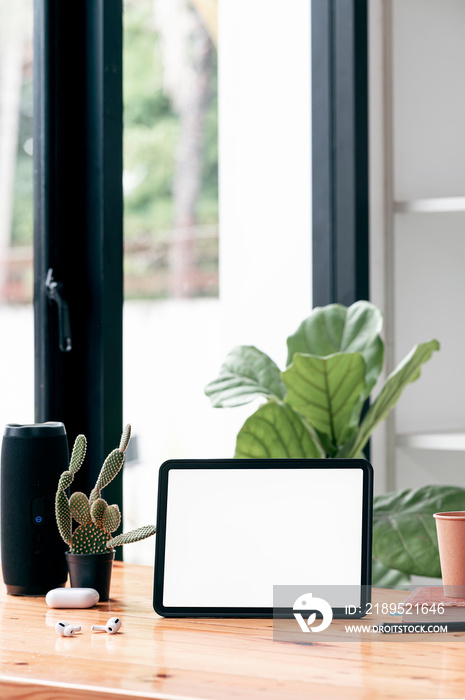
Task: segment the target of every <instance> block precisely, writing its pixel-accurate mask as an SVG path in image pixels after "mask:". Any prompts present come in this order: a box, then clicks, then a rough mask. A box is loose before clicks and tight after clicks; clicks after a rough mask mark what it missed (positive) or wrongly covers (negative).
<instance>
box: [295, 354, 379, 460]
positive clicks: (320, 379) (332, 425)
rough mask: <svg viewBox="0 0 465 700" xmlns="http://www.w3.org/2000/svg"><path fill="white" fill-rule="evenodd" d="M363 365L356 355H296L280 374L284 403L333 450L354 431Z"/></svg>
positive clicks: (363, 384)
mask: <svg viewBox="0 0 465 700" xmlns="http://www.w3.org/2000/svg"><path fill="white" fill-rule="evenodd" d="M364 377H365V362H364V360H363V357H362V355H361V354H360V353H338V354H336V355H329V356H328V357H315V356H314V355H301V354H299V353H296V354H295V355H294V361H293V363H292V365H291V366H290V367H289V369H287V370H286V371H285V372H283V374H282V378H283V381H284V384H285V385H286V387H287V398H286V401H287V402H288V403H290V404H291V406H292V407H293V408H294V409H295V410H296V411H298V412H299V413H300V414H302V415H303V416H304V417H305V418H306V419H307V420H308V422H309V423H310V424H311V425H312V426H313V427H314V428H315V430H317V431H318V433H323V434H324V435H327V436H328V437H329V441H330V444H331V445H332V447H333V448H334V450H337V447H338V446H339V445H343V444H344V442H345V441H346V440H348V439H349V437H350V436H351V435H353V433H354V432H355V430H356V428H357V426H358V421H359V417H360V411H361V409H362V405H363V394H364V388H365V379H364Z"/></svg>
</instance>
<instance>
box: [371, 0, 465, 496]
mask: <svg viewBox="0 0 465 700" xmlns="http://www.w3.org/2000/svg"><path fill="white" fill-rule="evenodd" d="M390 8H391V9H392V16H391V17H390V15H389V9H390ZM464 36H465V3H464V2H463V0H390V2H383V1H382V0H372V2H371V3H370V46H371V72H372V75H371V79H370V88H371V104H370V131H371V140H372V143H371V164H370V165H371V175H372V194H371V206H372V227H371V236H372V239H371V265H372V267H371V277H372V292H373V294H372V298H373V301H375V303H378V304H379V305H380V306H381V307H382V308H383V309H384V311H385V316H386V321H387V327H386V339H387V341H388V350H389V351H390V352H389V353H388V356H389V357H388V359H389V361H390V364H391V367H390V369H392V368H393V367H394V366H395V364H396V363H397V362H399V361H400V360H401V359H402V357H403V356H404V355H405V354H406V353H407V352H408V351H409V350H410V348H411V347H412V346H413V345H414V344H416V343H418V342H422V341H427V340H430V339H431V338H437V339H438V340H439V341H440V343H441V350H440V352H439V353H435V355H434V356H433V358H432V359H431V360H430V362H429V363H427V364H426V365H425V366H424V368H423V371H422V376H421V378H420V379H419V380H418V381H417V382H416V383H415V384H413V385H411V386H408V387H407V388H406V390H405V392H404V394H403V396H402V398H401V399H400V401H399V403H398V407H397V408H396V410H395V421H394V425H393V429H394V433H396V434H404V433H411V432H425V431H442V430H452V429H461V430H462V431H463V430H464V428H465V408H464V403H463V399H462V394H463V386H464V372H463V360H462V357H463V347H464V345H465V329H464V324H463V300H464V298H465V282H464V280H465V244H464V237H463V232H464V225H465V213H464V212H458V213H428V214H418V213H405V212H400V211H399V212H398V213H394V210H395V208H396V206H397V208H399V204H398V203H399V202H407V203H409V202H412V201H413V200H418V199H430V198H442V197H458V196H460V197H464V195H465V130H464V128H463V124H464V123H465V78H464V71H463V66H464V64H465V42H464V40H463V37H464ZM387 432H388V435H387V439H386V440H385V442H384V444H382V442H381V443H380V444H379V445H378V447H379V450H380V454H381V459H383V458H384V461H385V465H386V475H387V476H386V480H385V486H386V487H388V488H403V487H418V486H422V485H424V484H429V483H451V484H457V485H461V486H464V485H465V476H464V472H463V459H464V454H463V452H453V451H441V452H440V451H437V450H434V451H426V450H420V449H413V448H406V447H397V448H395V447H394V442H395V435H389V431H387ZM375 448H376V444H375Z"/></svg>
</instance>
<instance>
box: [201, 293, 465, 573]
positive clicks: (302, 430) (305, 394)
mask: <svg viewBox="0 0 465 700" xmlns="http://www.w3.org/2000/svg"><path fill="white" fill-rule="evenodd" d="M382 327H383V318H382V314H381V312H380V310H379V309H378V308H377V307H376V306H374V305H373V304H371V303H370V302H368V301H359V302H356V303H355V304H353V305H352V306H350V307H348V308H347V307H345V306H342V305H340V304H330V305H329V306H325V307H321V308H316V309H314V310H313V311H312V313H311V314H310V316H309V317H308V318H306V319H305V320H304V321H303V322H302V323H301V324H300V326H299V328H298V329H297V331H296V332H295V333H294V334H292V335H291V336H290V337H289V338H288V339H287V347H288V357H287V366H286V368H285V370H284V371H281V370H280V369H279V367H278V366H277V365H276V364H275V362H273V360H272V359H271V358H270V357H268V355H266V354H265V353H263V352H262V351H261V350H258V349H257V348H255V347H253V346H239V347H236V348H234V349H233V350H232V351H231V352H230V353H229V355H228V356H227V357H226V359H225V361H224V363H223V365H222V366H221V369H220V373H219V375H218V377H217V378H216V379H214V380H213V381H212V382H210V384H208V386H207V387H206V389H205V393H206V394H207V396H209V398H210V400H211V402H212V405H213V406H214V407H217V408H229V407H234V406H241V405H243V404H246V403H249V402H251V401H253V400H255V399H257V398H260V397H261V398H263V399H264V403H263V404H262V405H261V406H259V408H258V409H256V410H255V411H254V413H253V414H252V415H251V416H250V417H249V418H247V420H246V421H245V423H244V425H243V426H242V428H241V429H240V430H239V433H238V435H237V440H236V451H235V457H237V458H283V457H284V458H298V457H300V458H318V457H320V458H321V457H329V458H331V457H346V458H354V457H360V456H363V450H364V448H365V447H366V444H367V442H368V440H369V438H370V435H371V434H372V432H373V430H374V429H375V428H376V426H377V425H378V424H379V423H380V422H381V421H383V420H384V419H385V418H386V416H387V415H388V413H389V411H390V410H391V409H392V408H393V407H394V406H395V405H396V403H397V401H398V400H399V398H400V396H401V394H402V392H403V390H404V389H405V387H406V386H407V385H408V384H410V383H411V382H414V381H416V380H417V379H418V377H419V376H420V372H421V368H422V366H423V365H424V364H425V362H427V361H428V360H429V359H430V358H431V356H432V355H433V353H434V352H435V351H436V350H439V343H438V341H437V340H430V341H429V342H426V343H420V344H419V345H416V346H415V347H413V348H412V350H411V351H410V352H409V353H408V355H407V356H406V357H405V358H404V359H403V360H402V361H401V362H400V363H399V365H398V366H397V367H396V369H395V370H394V371H393V372H392V373H391V374H390V375H389V376H388V377H387V379H386V380H385V382H384V385H383V386H382V387H381V389H380V390H379V391H378V392H377V395H376V397H375V398H374V399H372V401H371V405H370V407H369V408H368V410H367V411H366V413H365V415H364V416H362V409H363V406H364V404H365V402H366V400H367V399H368V397H370V395H371V392H372V390H373V389H374V387H375V385H376V383H377V381H378V378H379V375H380V374H381V371H382V368H383V361H384V343H383V341H382V339H381V330H382ZM464 503H465V490H463V489H456V488H454V487H448V486H430V487H427V488H424V489H417V490H414V491H402V492H400V493H391V494H387V495H384V496H378V497H376V498H375V501H374V515H373V519H374V525H373V582H374V583H376V584H377V585H382V584H385V585H388V584H389V585H393V584H396V585H400V584H404V583H407V582H408V581H409V578H410V576H411V575H414V574H416V575H425V576H439V575H440V567H439V555H438V546H437V538H436V530H435V525H434V519H433V517H432V515H433V513H435V512H437V511H440V510H461V509H462V508H463V504H464Z"/></svg>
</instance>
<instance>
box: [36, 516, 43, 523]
mask: <svg viewBox="0 0 465 700" xmlns="http://www.w3.org/2000/svg"><path fill="white" fill-rule="evenodd" d="M42 520H43V518H42V516H41V515H36V517H35V521H36V523H41V522H42Z"/></svg>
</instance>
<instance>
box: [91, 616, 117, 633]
mask: <svg viewBox="0 0 465 700" xmlns="http://www.w3.org/2000/svg"><path fill="white" fill-rule="evenodd" d="M120 627H121V620H120V619H119V617H111V618H110V619H109V620H108V622H107V624H106V625H105V627H104V626H103V625H92V627H91V629H92V630H100V631H101V632H108V634H116V632H118V630H119V628H120Z"/></svg>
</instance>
